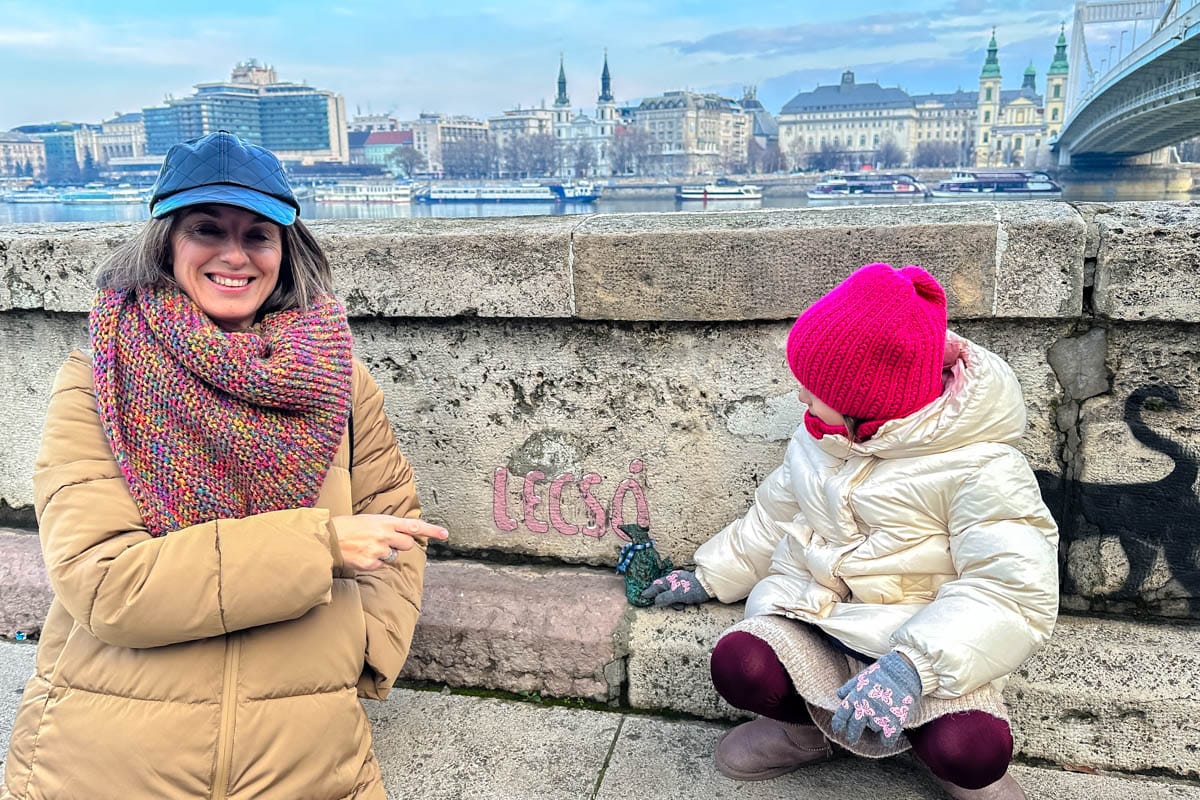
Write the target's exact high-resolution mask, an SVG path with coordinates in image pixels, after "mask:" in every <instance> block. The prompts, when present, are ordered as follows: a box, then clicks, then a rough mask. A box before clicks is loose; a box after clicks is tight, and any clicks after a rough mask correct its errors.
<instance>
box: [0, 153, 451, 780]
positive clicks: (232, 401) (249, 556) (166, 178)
mask: <svg viewBox="0 0 1200 800" xmlns="http://www.w3.org/2000/svg"><path fill="white" fill-rule="evenodd" d="M150 207H151V217H152V219H151V220H150V221H149V222H148V223H147V224H146V226H145V228H144V229H143V230H142V232H141V234H140V235H139V236H137V237H136V238H135V239H134V240H132V241H131V242H129V243H127V244H126V245H124V246H123V247H121V248H119V249H118V250H117V251H116V252H114V253H113V255H112V256H111V257H110V258H109V259H108V261H107V262H106V263H105V264H104V265H103V266H102V267H101V268H100V270H99V272H98V274H97V285H98V287H99V292H98V294H97V299H96V302H95V305H94V307H93V309H92V313H91V318H90V340H91V350H92V352H91V354H90V355H85V354H82V353H79V352H76V353H72V354H71V356H70V357H69V358H68V359H67V362H66V364H65V365H64V366H63V367H62V369H61V371H60V372H59V374H58V378H57V380H56V382H55V386H54V390H53V393H52V397H51V402H50V407H49V410H48V413H47V418H46V424H45V429H44V431H43V435H42V444H41V450H40V452H39V454H38V460H37V464H36V467H35V472H34V490H35V507H36V510H37V513H38V521H39V527H40V533H41V540H42V552H43V554H44V557H45V560H46V567H47V570H48V572H49V575H50V581H51V584H52V586H53V588H54V593H55V599H54V602H53V604H52V606H51V609H50V613H49V615H48V617H47V620H46V624H45V627H44V628H43V631H42V637H41V642H40V645H39V648H38V658H37V670H36V674H35V675H34V677H33V678H32V679H31V680H30V682H29V684H28V686H27V688H26V690H25V694H24V697H23V698H22V701H21V704H20V706H19V709H18V712H17V718H16V721H15V724H14V729H13V735H12V740H11V743H10V751H9V755H8V759H7V763H6V774H5V786H4V790H3V793H2V796H3V798H56V800H66V798H89V800H94V799H95V798H108V797H111V798H122V799H126V798H142V797H146V798H149V797H155V798H192V797H204V798H209V797H211V798H231V799H236V798H251V797H255V798H258V797H280V798H314V799H315V800H334V799H335V798H383V797H384V790H383V785H382V781H381V778H380V774H379V768H378V765H377V764H376V762H375V759H374V757H373V755H372V753H371V737H370V728H369V724H368V721H367V718H366V715H365V713H364V711H363V708H362V705H361V704H360V703H359V701H358V699H357V697H358V696H362V697H369V698H374V699H383V698H384V697H386V696H387V693H388V690H389V689H390V688H391V686H392V684H393V682H394V681H395V679H396V676H397V673H398V672H399V671H400V668H401V666H402V665H403V663H404V660H405V657H406V656H407V653H408V647H409V643H410V642H411V639H412V634H413V628H414V626H415V624H416V620H417V614H418V609H419V606H420V599H421V584H422V575H423V572H424V564H425V553H424V546H425V543H426V541H427V540H428V539H431V538H432V539H445V538H446V532H445V531H444V530H443V529H441V528H438V527H435V526H433V525H430V524H428V523H426V522H423V521H421V520H420V519H419V516H420V504H419V502H418V500H417V496H416V491H415V489H414V486H413V479H412V471H411V469H410V467H409V464H408V462H407V461H406V460H405V459H404V457H403V456H402V455H401V454H400V452H399V450H398V449H397V447H396V442H395V439H394V438H393V435H392V431H391V428H390V426H389V424H388V421H387V418H386V417H385V416H384V413H383V398H382V396H381V394H380V392H379V389H378V387H377V386H376V385H375V383H374V382H373V381H372V380H371V377H370V375H369V374H368V373H367V371H366V369H365V368H364V367H363V366H362V365H361V364H360V363H358V362H357V361H354V360H353V359H352V357H351V336H350V331H349V328H348V326H347V322H346V316H345V312H344V311H343V309H342V307H341V306H340V305H339V304H338V303H337V302H336V301H335V300H334V298H333V296H332V290H333V285H332V284H333V281H332V274H331V272H330V269H329V265H328V262H327V261H326V259H325V257H324V255H323V254H322V252H321V249H320V247H319V246H318V245H317V243H316V241H315V240H314V239H313V237H312V235H311V233H309V231H308V230H307V229H306V228H305V227H304V226H303V225H302V224H301V223H300V222H299V221H298V220H297V213H298V211H299V206H298V204H297V203H296V199H295V196H294V195H293V194H292V191H291V189H290V187H289V186H288V184H287V181H286V179H285V178H284V176H283V170H282V167H281V165H280V163H279V161H278V160H277V159H276V158H275V156H274V155H272V154H271V153H270V152H268V151H266V150H264V149H262V148H261V147H257V146H255V145H252V144H248V143H246V142H244V141H242V140H240V139H238V138H237V137H236V136H234V135H232V134H230V133H227V132H224V131H222V132H219V133H215V134H211V135H209V136H205V137H203V138H200V139H196V140H194V141H191V142H187V143H185V144H180V145H176V146H175V147H173V148H171V150H170V152H169V153H168V154H167V157H166V159H165V161H164V163H163V168H162V171H161V172H160V174H159V178H158V181H157V183H156V184H155V187H154V190H153V193H152V198H151V201H150Z"/></svg>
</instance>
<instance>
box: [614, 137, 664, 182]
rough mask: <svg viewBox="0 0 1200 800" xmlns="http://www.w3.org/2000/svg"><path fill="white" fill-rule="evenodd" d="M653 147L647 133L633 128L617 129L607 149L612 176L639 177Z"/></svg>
mask: <svg viewBox="0 0 1200 800" xmlns="http://www.w3.org/2000/svg"><path fill="white" fill-rule="evenodd" d="M653 145H654V137H653V136H651V135H650V133H649V132H648V131H645V130H642V129H641V128H639V127H637V126H636V125H635V126H630V127H627V128H624V129H618V131H617V133H616V134H615V135H614V136H613V140H612V144H611V145H609V148H608V161H609V164H611V165H612V172H613V174H614V175H641V174H643V170H644V169H645V166H646V164H645V162H646V159H647V156H649V155H650V150H651V148H652V147H653Z"/></svg>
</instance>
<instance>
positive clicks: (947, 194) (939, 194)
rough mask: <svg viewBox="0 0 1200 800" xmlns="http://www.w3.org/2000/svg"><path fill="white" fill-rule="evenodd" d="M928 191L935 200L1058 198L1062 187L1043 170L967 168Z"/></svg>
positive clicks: (1060, 197) (956, 172)
mask: <svg viewBox="0 0 1200 800" xmlns="http://www.w3.org/2000/svg"><path fill="white" fill-rule="evenodd" d="M929 194H930V196H931V197H932V198H933V199H934V200H1060V199H1062V187H1061V186H1059V185H1058V184H1057V183H1055V182H1054V180H1053V179H1051V177H1050V176H1049V175H1047V174H1046V173H1044V172H1032V171H1027V170H1004V171H1001V170H983V169H966V170H957V171H955V172H954V173H953V174H952V175H951V176H950V178H949V179H948V180H944V181H941V182H940V183H938V185H937V188H935V189H933V190H932V191H931V192H930V193H929Z"/></svg>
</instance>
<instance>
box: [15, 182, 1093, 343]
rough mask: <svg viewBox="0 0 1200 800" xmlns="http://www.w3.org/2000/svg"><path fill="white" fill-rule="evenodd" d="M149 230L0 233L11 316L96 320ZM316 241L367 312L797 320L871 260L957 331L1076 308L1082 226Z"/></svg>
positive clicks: (740, 222) (531, 220)
mask: <svg viewBox="0 0 1200 800" xmlns="http://www.w3.org/2000/svg"><path fill="white" fill-rule="evenodd" d="M1018 205H1019V207H1017V206H1018ZM138 228H139V225H138V224H131V223H110V224H98V225H97V224H83V223H76V224H69V223H64V224H46V225H37V224H23V225H8V226H3V227H0V311H6V310H12V309H29V310H33V309H44V310H47V311H60V312H71V311H73V312H86V311H87V310H88V309H89V307H90V304H91V297H92V288H91V274H92V272H93V271H94V269H95V268H96V267H97V266H98V265H99V264H100V263H101V262H102V261H103V260H104V258H105V257H106V256H107V255H108V254H109V253H111V252H112V250H113V249H114V248H115V247H117V246H118V245H119V244H120V243H121V242H122V241H125V240H126V239H128V238H129V237H130V236H133V235H134V234H135V233H136V232H137V230H138ZM312 228H313V231H314V233H315V234H316V235H317V236H318V238H319V239H320V240H321V241H322V243H323V244H324V245H325V247H326V251H327V252H328V254H329V257H330V260H331V262H332V264H333V266H334V270H335V273H336V275H337V282H338V288H339V292H340V293H341V295H342V296H343V297H344V298H345V299H346V301H347V305H348V307H349V309H350V312H351V314H353V315H356V316H386V317H456V316H481V317H525V318H560V317H571V316H578V317H582V318H585V319H613V320H659V321H669V320H751V319H768V320H777V319H790V318H792V317H794V316H795V315H796V314H797V313H798V312H799V311H800V310H801V309H803V308H804V307H805V306H806V305H807V304H808V303H810V302H811V301H812V300H814V299H816V298H817V297H819V296H820V295H821V294H822V293H823V292H825V291H827V290H828V289H829V288H830V287H831V286H833V285H834V284H835V283H837V281H838V280H839V279H840V278H841V277H844V276H845V275H846V274H847V273H849V272H850V271H851V270H853V269H855V268H856V267H858V266H860V265H862V264H864V263H867V262H869V261H889V262H891V263H895V264H910V263H916V264H921V265H922V266H924V267H926V268H927V269H929V270H930V271H931V272H933V273H934V274H935V275H937V276H938V278H939V279H941V280H942V281H943V282H944V283H945V285H946V287H947V289H948V291H949V295H950V297H949V299H950V315H951V318H953V319H967V318H971V319H977V318H991V317H1001V318H1011V317H1021V318H1045V319H1057V318H1064V317H1072V316H1076V315H1078V314H1079V313H1080V311H1081V308H1082V291H1083V288H1082V287H1083V259H1082V253H1083V249H1084V240H1085V235H1086V230H1085V225H1084V223H1083V218H1082V217H1081V216H1080V215H1079V214H1078V213H1077V212H1076V211H1075V210H1074V209H1073V208H1071V207H1070V206H1068V205H1065V204H1062V203H1022V204H992V203H965V204H947V205H923V206H877V207H871V208H832V209H778V210H761V211H731V212H721V213H678V214H612V215H596V216H586V217H494V218H486V219H408V220H318V221H315V222H313V223H312Z"/></svg>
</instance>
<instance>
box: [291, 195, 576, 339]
mask: <svg viewBox="0 0 1200 800" xmlns="http://www.w3.org/2000/svg"><path fill="white" fill-rule="evenodd" d="M580 224H581V220H579V219H578V218H573V217H491V218H483V219H406V220H372V221H369V222H368V221H366V220H356V221H354V222H353V223H347V222H345V221H333V220H320V221H317V222H313V223H312V224H311V227H312V230H313V233H314V234H316V235H317V237H318V238H319V239H320V240H321V244H322V246H323V247H324V248H325V252H326V253H328V255H329V259H330V263H331V264H332V266H333V268H334V273H335V276H336V279H337V285H338V287H340V289H341V292H342V297H343V298H344V299H345V301H346V306H347V310H348V311H349V312H350V314H352V315H363V316H385V317H453V316H480V317H533V318H537V317H569V316H572V314H573V311H574V308H573V305H572V300H571V271H570V255H571V241H570V240H571V231H572V230H574V229H575V228H576V227H578V226H579V225H580Z"/></svg>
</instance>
